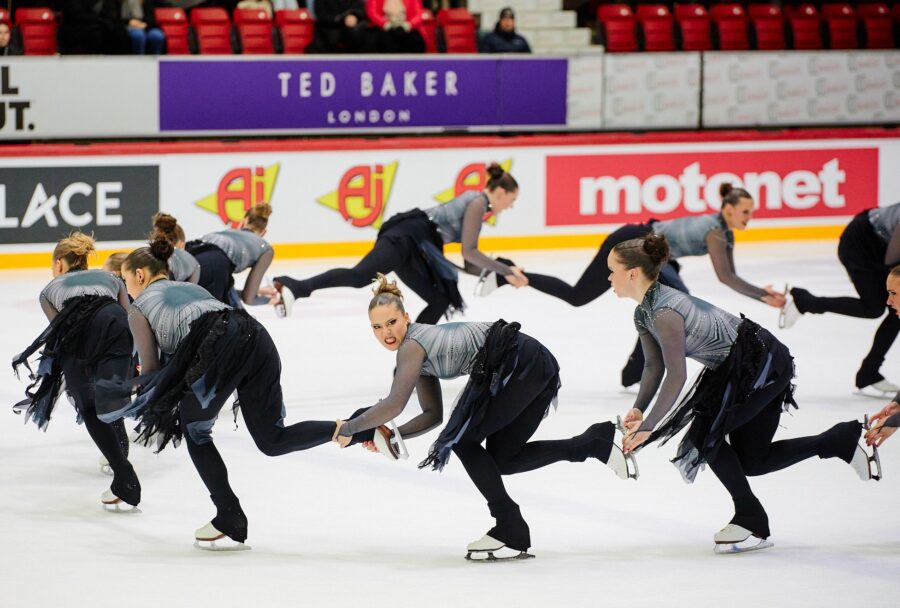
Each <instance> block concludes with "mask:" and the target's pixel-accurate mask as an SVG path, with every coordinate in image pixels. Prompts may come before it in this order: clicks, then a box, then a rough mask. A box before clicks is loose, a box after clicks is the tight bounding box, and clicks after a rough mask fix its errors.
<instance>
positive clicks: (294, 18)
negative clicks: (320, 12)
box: [275, 8, 315, 55]
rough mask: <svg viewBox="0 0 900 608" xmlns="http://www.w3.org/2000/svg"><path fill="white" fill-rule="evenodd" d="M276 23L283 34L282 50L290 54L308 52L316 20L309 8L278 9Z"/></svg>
mask: <svg viewBox="0 0 900 608" xmlns="http://www.w3.org/2000/svg"><path fill="white" fill-rule="evenodd" d="M275 24H276V25H277V26H278V32H279V33H280V34H281V45H282V52H284V53H285V54H288V55H298V54H301V53H305V52H306V47H308V46H309V44H310V43H311V42H312V41H313V36H314V35H315V21H314V20H313V16H312V13H310V12H309V10H308V9H305V8H300V9H291V10H280V11H276V13H275Z"/></svg>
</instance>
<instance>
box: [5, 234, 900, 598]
mask: <svg viewBox="0 0 900 608" xmlns="http://www.w3.org/2000/svg"><path fill="white" fill-rule="evenodd" d="M509 255H510V256H511V257H512V258H513V259H515V260H516V262H517V263H519V264H520V265H522V266H524V267H525V268H526V270H530V271H534V272H543V273H546V274H556V275H558V276H560V277H561V278H563V279H566V280H569V281H574V280H575V279H577V278H578V276H579V275H580V273H581V271H582V269H583V268H584V267H585V266H586V265H587V263H588V262H589V261H590V259H591V258H592V257H593V255H594V251H591V250H585V249H580V250H568V251H548V252H525V253H523V252H512V253H511V254H509ZM735 257H736V262H737V267H738V272H739V274H741V275H742V276H743V277H744V278H745V279H747V280H749V281H752V282H755V283H757V284H765V283H772V284H774V285H776V286H778V287H779V288H780V287H781V286H783V285H784V283H785V282H786V281H790V282H791V283H792V284H796V285H801V286H803V287H807V288H808V289H810V290H811V291H813V292H814V293H820V292H821V293H822V294H823V295H853V288H852V286H851V284H850V282H849V280H848V278H847V276H846V273H845V272H844V270H843V268H842V267H841V266H840V265H839V263H838V260H837V256H836V243H834V242H816V241H813V242H802V243H785V244H756V243H752V244H746V243H741V244H739V245H738V246H737V250H736V256H735ZM347 262H352V260H317V261H304V262H285V261H278V260H276V262H275V265H274V267H273V269H272V271H271V273H270V275H271V276H275V275H277V274H285V273H286V274H291V275H294V276H297V277H303V276H306V275H308V274H311V273H314V272H319V271H322V270H325V269H327V268H331V267H334V266H338V265H343V264H345V263H347ZM682 276H683V278H684V280H685V282H686V283H687V285H688V286H689V287H690V288H691V289H692V292H693V293H694V295H697V296H699V297H702V298H704V299H706V300H709V301H711V302H713V303H715V304H716V305H718V306H720V307H723V308H725V309H727V310H729V311H731V312H733V313H738V312H743V313H745V314H746V315H747V316H749V317H751V318H753V319H754V320H756V321H758V322H759V323H761V324H762V325H764V326H766V327H768V328H769V329H771V330H773V331H774V332H775V333H776V335H777V336H778V337H779V338H780V339H782V340H783V341H784V342H785V343H786V344H787V345H788V346H789V347H790V348H791V350H792V351H793V353H794V356H795V357H796V362H797V378H796V382H797V385H798V392H797V398H798V402H799V403H800V406H801V409H800V410H799V411H798V412H796V413H795V414H794V415H793V416H788V415H785V416H784V417H783V418H782V424H783V427H784V428H782V429H780V430H779V432H778V434H777V435H776V439H777V438H786V437H795V436H802V435H808V434H815V433H818V432H820V431H823V430H825V429H826V428H828V427H830V426H832V425H833V424H835V423H837V422H839V421H842V420H848V419H852V418H861V417H862V415H863V413H872V412H875V411H877V410H878V409H880V408H881V407H882V406H883V405H884V404H885V403H886V400H877V399H869V398H865V397H860V396H856V395H854V394H853V390H854V387H853V379H854V374H855V371H856V368H857V366H858V364H859V362H860V360H861V359H862V357H863V355H864V353H865V352H866V351H867V349H868V347H869V344H870V342H871V339H872V336H873V334H874V331H875V328H876V327H877V324H878V321H874V320H859V319H850V318H846V317H839V316H834V315H827V316H807V317H804V318H802V319H801V320H800V321H799V323H798V324H797V325H796V326H795V327H794V328H793V329H791V330H785V331H782V330H777V329H776V317H777V311H775V310H774V309H772V308H769V307H767V306H765V305H763V304H761V303H756V302H753V301H751V300H749V299H747V298H745V297H743V296H741V295H739V294H737V293H734V292H731V291H730V290H728V289H727V288H726V287H724V286H722V285H720V284H719V283H718V282H717V281H716V279H715V276H714V274H713V273H712V269H711V266H710V264H709V261H708V260H707V259H705V258H691V259H686V260H684V263H683V270H682ZM49 278H50V270H49V268H48V269H47V270H46V271H7V272H4V273H0V282H2V293H0V317H2V319H3V321H2V323H3V330H2V332H0V360H3V361H7V362H9V361H10V360H11V359H12V357H13V355H14V354H16V353H17V352H19V351H20V350H22V349H23V348H24V347H25V346H27V345H28V344H29V343H30V342H31V341H32V339H34V338H35V337H36V336H37V334H38V333H39V332H40V331H41V329H42V328H43V327H44V326H45V325H46V321H45V319H44V317H43V315H42V314H41V311H40V308H39V306H38V303H37V295H38V293H39V291H40V289H41V287H42V286H43V285H44V284H45V283H46V282H47V281H48V280H49ZM238 281H239V282H241V281H242V279H240V278H239V279H238ZM474 284H475V280H474V278H473V277H470V276H463V277H461V279H460V287H461V291H462V292H463V294H464V296H466V299H467V302H468V304H469V308H468V310H467V311H466V314H465V316H464V317H459V318H458V319H462V320H470V321H493V320H496V319H498V318H501V317H502V318H504V319H506V320H509V321H511V320H516V321H519V322H521V323H522V328H523V331H524V332H525V333H527V334H530V335H532V336H534V337H536V338H538V339H539V340H541V341H542V342H543V343H544V344H546V345H547V346H548V347H549V348H550V350H551V351H552V352H553V353H554V354H555V355H556V357H557V358H558V360H559V362H560V365H561V368H562V372H561V375H562V381H563V388H562V390H561V392H560V396H559V397H560V398H559V410H558V411H557V412H556V413H553V414H551V416H549V417H548V418H547V419H545V420H544V422H543V424H542V425H541V427H540V429H539V430H538V432H537V434H536V438H543V439H548V438H565V437H570V436H572V435H575V434H578V433H580V432H582V431H583V430H584V429H585V428H586V427H587V426H588V425H590V424H592V423H594V422H598V421H603V420H611V419H615V416H616V415H617V414H623V413H624V412H625V411H626V410H627V409H628V408H629V407H630V404H631V403H632V401H633V399H634V395H628V394H623V393H622V392H621V391H620V388H619V382H618V380H619V372H620V369H621V367H622V365H623V364H624V362H625V358H626V356H627V354H628V353H629V352H630V350H631V348H632V346H633V344H634V339H635V335H636V334H635V331H634V328H633V325H632V322H631V314H632V310H633V307H634V303H633V302H631V301H626V300H618V299H617V298H616V297H615V295H614V294H613V293H612V292H608V293H607V294H605V295H604V296H603V297H601V298H600V299H598V300H596V301H594V302H593V303H591V304H589V305H587V306H584V307H582V308H572V307H570V306H568V305H567V304H565V303H564V302H561V301H559V300H556V299H553V298H551V297H549V296H546V295H544V294H541V293H538V292H536V291H534V290H531V289H528V288H526V289H522V290H518V291H517V290H513V289H511V288H509V287H506V288H504V289H502V290H500V291H498V292H495V293H494V294H493V295H491V296H490V297H488V298H485V299H476V298H474V297H472V296H471V295H470V294H471V292H472V288H473V287H474ZM368 300H369V292H368V291H367V290H353V289H332V290H327V291H321V292H318V293H316V294H314V296H313V297H312V298H311V299H309V300H301V301H298V303H297V306H296V308H295V315H294V316H293V317H291V318H289V319H286V320H281V319H277V318H276V317H275V315H274V312H273V310H272V309H271V308H269V307H264V308H256V309H253V310H252V312H253V314H255V315H256V316H257V317H258V318H259V319H260V320H261V321H262V322H263V323H264V324H265V325H266V327H267V328H268V329H269V331H270V332H271V334H272V336H273V337H274V339H275V342H276V344H277V345H278V348H279V351H280V353H281V359H282V364H283V368H284V373H283V377H282V382H283V385H284V391H285V399H286V406H287V422H288V423H292V422H296V421H300V420H306V419H316V420H333V419H336V418H339V417H345V416H348V415H349V414H350V413H352V412H353V411H354V410H355V409H357V408H359V407H363V406H367V405H371V404H373V403H374V402H375V401H376V400H377V399H379V398H381V397H383V396H384V395H386V394H387V392H388V389H389V386H390V381H391V370H392V369H393V366H394V360H393V355H392V354H391V353H389V352H388V351H386V350H384V349H383V348H382V347H381V346H379V345H378V344H377V343H376V342H375V340H374V339H373V338H372V336H371V332H370V330H369V328H368V323H367V316H366V305H367V302H368ZM408 308H409V310H410V311H411V312H412V314H413V316H415V314H416V313H417V312H418V310H420V309H421V302H420V301H419V300H418V299H417V298H416V297H415V296H413V295H410V297H409V298H408ZM697 369H698V367H697V366H696V365H693V366H692V367H690V368H689V372H691V376H692V375H693V372H695V371H696V370H697ZM883 371H885V372H886V375H888V377H889V378H891V379H893V380H894V381H895V382H897V381H900V349H895V350H894V351H893V352H892V353H891V354H890V356H889V358H888V361H887V362H886V364H885V366H884V368H883ZM463 384H464V379H458V380H456V381H453V382H444V383H443V386H444V400H445V404H446V406H447V408H449V404H450V402H451V401H452V399H453V397H454V396H455V394H456V393H457V392H458V390H459V389H460V388H461V387H462V386H463ZM23 389H24V383H23V382H20V381H17V380H16V379H15V378H14V376H13V375H12V372H11V371H10V369H9V368H8V367H7V372H6V374H5V375H4V376H2V377H0V397H2V399H0V403H5V404H6V406H4V407H3V408H2V409H0V463H2V466H0V530H2V534H0V538H2V546H3V548H2V550H0V583H2V584H0V606H2V607H3V608H19V607H34V606H65V607H66V608H69V607H81V606H91V607H94V606H117V607H123V608H125V607H132V606H134V607H138V606H153V607H161V606H176V607H180V606H250V607H254V608H256V607H268V606H290V607H293V608H300V607H305V606H352V605H356V606H359V605H364V606H391V607H397V608H400V607H404V608H405V607H415V606H429V607H437V606H459V607H461V608H469V607H472V606H478V607H480V606H511V607H517V606H547V607H551V606H610V607H613V606H616V607H620V608H621V607H627V608H633V607H636V606H660V607H666V608H672V607H678V606H691V607H697V608H699V607H705V606H727V607H733V606H734V607H737V606H754V607H756V606H791V607H801V606H814V607H816V608H822V607H831V606H835V607H841V608H845V607H848V606H870V607H871V606H875V607H877V606H896V605H897V603H896V602H897V601H898V600H897V596H896V593H897V581H898V577H900V511H898V506H900V500H898V499H900V437H895V438H893V440H892V441H889V442H888V443H887V445H886V446H885V447H884V448H883V449H882V451H881V452H882V461H883V464H884V469H885V476H886V478H885V479H884V480H883V481H881V482H879V483H874V482H869V483H863V482H861V481H859V479H858V478H857V477H856V475H855V474H854V473H853V471H852V470H851V469H850V467H849V466H848V465H846V464H845V463H843V462H842V461H839V460H828V461H822V460H818V459H813V460H809V461H806V462H803V463H801V464H799V465H797V466H794V467H792V468H790V469H788V470H785V471H782V472H778V473H774V474H771V475H768V476H765V477H762V478H755V479H752V480H751V483H752V485H753V488H754V490H755V492H756V493H757V495H758V496H759V498H760V499H761V500H762V502H763V504H764V505H765V506H766V508H767V511H768V513H769V518H770V522H771V528H772V540H774V542H775V547H774V548H773V549H769V550H766V551H762V552H757V553H749V554H745V555H731V556H716V555H714V554H713V550H712V549H713V543H712V535H713V533H714V532H715V531H717V530H718V529H719V528H721V527H722V526H723V525H724V524H725V523H727V522H728V520H729V518H730V517H731V515H732V507H731V501H730V500H729V498H728V495H727V494H726V492H725V491H724V489H723V488H722V487H721V486H720V485H719V484H718V482H717V481H716V479H715V478H714V476H713V475H712V473H711V472H710V471H708V470H707V471H704V472H702V473H701V474H700V475H699V477H698V480H697V482H696V483H695V484H693V485H691V486H689V485H686V484H684V483H683V482H682V480H681V478H680V476H679V474H678V472H677V470H676V469H675V467H674V466H672V465H671V464H670V463H669V462H668V458H669V457H671V454H672V453H673V451H674V445H671V444H670V445H667V446H663V447H662V448H656V447H655V446H651V447H649V448H648V449H645V450H643V451H642V452H640V454H639V464H640V469H641V479H640V480H639V481H637V482H634V481H621V480H619V479H618V478H616V477H615V476H614V475H613V474H612V473H611V472H610V471H609V470H608V469H606V467H604V466H602V465H601V464H599V463H598V462H596V461H589V462H586V463H583V464H581V463H574V464H573V463H559V464H555V465H552V466H550V467H547V468H545V469H542V470H539V471H535V472H531V473H525V474H522V475H517V476H513V477H507V478H505V479H506V483H507V487H508V489H509V491H510V493H511V495H512V496H513V498H514V499H515V500H516V501H517V502H518V503H519V504H520V505H521V508H522V513H523V515H524V516H525V517H526V519H527V520H528V522H529V524H530V526H531V537H532V543H533V546H532V550H531V551H532V553H534V554H535V555H536V556H537V559H534V560H529V561H527V562H516V563H501V564H472V563H467V562H466V561H465V560H464V559H463V556H464V555H465V546H466V544H467V543H468V542H469V541H471V540H474V539H477V538H479V537H480V536H481V535H482V534H483V533H484V532H485V531H486V530H487V529H488V528H490V527H491V526H492V525H493V524H492V520H491V519H490V517H489V515H488V512H487V508H486V506H485V504H484V502H483V499H482V498H481V496H480V495H479V494H478V493H477V491H476V490H475V488H474V486H472V484H471V482H470V481H469V480H468V478H467V477H466V475H465V473H464V471H463V469H462V467H461V466H460V464H459V462H458V461H456V460H451V462H450V464H449V465H448V466H447V468H446V469H445V470H444V472H443V473H440V474H438V473H434V472H431V471H430V470H428V471H420V470H418V469H417V468H416V466H415V465H416V463H417V462H418V461H419V460H421V458H422V457H423V456H424V455H425V452H426V450H427V448H428V446H429V445H430V443H431V441H432V440H433V439H434V437H435V436H436V432H432V433H430V434H429V435H427V436H425V437H422V438H418V439H415V440H411V441H409V442H408V444H407V445H408V447H409V448H410V451H411V453H412V454H411V457H410V460H408V461H405V462H400V463H391V462H389V461H388V460H387V459H385V458H383V457H381V456H379V455H377V454H370V453H368V452H365V451H364V450H362V449H361V448H358V447H354V448H351V449H347V450H344V451H341V450H340V449H339V448H338V447H337V446H336V445H334V444H329V445H325V446H322V447H320V448H317V449H314V450H310V451H307V452H298V453H294V454H289V455H287V456H284V457H279V458H268V457H266V456H264V455H263V454H261V453H260V452H258V451H257V449H256V447H255V446H254V444H253V442H252V440H251V439H250V437H249V435H248V433H247V432H246V429H245V427H244V426H243V423H242V422H241V421H240V420H239V425H238V428H237V429H236V430H235V425H234V423H233V420H232V418H231V417H230V415H227V414H223V415H222V416H221V417H220V419H219V422H218V424H217V425H216V430H215V433H214V437H215V440H216V444H217V445H218V447H219V449H220V451H221V452H222V455H223V457H224V459H225V461H226V463H227V464H228V466H229V472H230V479H231V483H232V485H233V487H234V489H235V491H236V492H237V494H238V495H239V497H240V498H241V502H242V505H243V508H244V510H245V511H246V513H247V515H248V517H249V519H250V535H249V539H248V544H249V545H250V546H252V550H251V551H244V552H236V553H210V552H205V551H199V550H197V549H195V548H194V547H193V546H192V541H193V531H194V529H195V528H197V527H200V526H201V525H203V524H205V523H206V522H208V521H209V520H210V518H211V517H212V516H213V514H214V509H213V506H212V503H211V502H210V500H209V497H208V496H207V493H206V491H205V488H204V486H203V484H202V483H201V481H200V479H199V477H198V476H197V474H196V472H195V471H194V468H193V466H192V465H191V463H190V460H189V458H188V454H187V451H186V449H185V448H184V446H182V447H179V448H178V449H172V448H171V447H170V448H167V449H166V450H165V451H164V452H163V453H161V454H158V455H157V454H154V453H153V452H152V450H150V449H147V448H143V447H140V446H133V447H132V457H131V460H132V462H133V463H134V466H135V469H136V470H137V473H138V475H139V476H140V479H141V483H142V486H143V502H142V503H141V505H140V507H141V510H142V513H140V514H135V515H116V514H108V513H105V512H103V511H102V509H101V507H100V502H99V497H100V494H101V492H102V491H103V490H105V489H106V488H107V487H108V486H109V483H110V481H111V478H110V477H106V476H104V475H103V474H101V472H100V470H99V467H98V465H97V460H98V456H99V454H98V451H97V449H96V448H95V447H94V446H93V444H92V443H91V441H90V439H89V437H88V434H87V432H86V430H85V429H84V428H82V427H79V426H76V424H75V422H74V419H75V416H74V410H73V409H72V408H71V406H70V405H69V404H68V403H67V402H66V401H65V400H61V401H60V403H59V405H58V407H57V411H56V415H55V417H54V419H53V421H52V423H51V424H50V427H49V429H48V431H47V433H42V432H40V431H39V430H38V429H37V428H36V427H35V426H34V425H28V426H23V424H22V422H23V420H22V418H21V417H19V416H15V415H14V414H13V413H12V412H11V411H10V410H9V408H8V406H10V405H12V404H13V403H14V402H16V401H18V400H19V399H21V398H22V396H23ZM417 409H418V406H417V403H416V401H415V397H413V400H412V401H411V402H410V404H409V406H408V408H407V411H406V412H405V413H404V417H403V419H405V418H406V417H408V416H409V415H410V414H412V413H413V412H414V411H416V410H417ZM445 411H446V410H445ZM130 426H133V425H130Z"/></svg>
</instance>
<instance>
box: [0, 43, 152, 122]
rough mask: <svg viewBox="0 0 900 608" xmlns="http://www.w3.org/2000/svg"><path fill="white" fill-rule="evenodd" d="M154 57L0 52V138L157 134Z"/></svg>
mask: <svg viewBox="0 0 900 608" xmlns="http://www.w3.org/2000/svg"><path fill="white" fill-rule="evenodd" d="M157 91H158V87H157V62H156V59H155V58H153V57H142V58H125V57H104V58H102V59H100V60H98V59H87V58H73V57H13V58H10V57H0V140H2V139H41V138H72V137H94V138H104V137H135V136H141V135H144V136H151V135H156V134H157V133H159V96H158V95H157Z"/></svg>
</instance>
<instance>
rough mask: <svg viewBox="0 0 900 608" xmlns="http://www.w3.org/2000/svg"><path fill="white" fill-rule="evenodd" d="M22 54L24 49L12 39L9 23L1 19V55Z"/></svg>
mask: <svg viewBox="0 0 900 608" xmlns="http://www.w3.org/2000/svg"><path fill="white" fill-rule="evenodd" d="M21 54H22V50H21V49H20V48H18V47H17V46H16V45H15V44H13V42H12V40H11V37H10V31H9V24H8V23H7V22H6V21H0V56H3V55H21Z"/></svg>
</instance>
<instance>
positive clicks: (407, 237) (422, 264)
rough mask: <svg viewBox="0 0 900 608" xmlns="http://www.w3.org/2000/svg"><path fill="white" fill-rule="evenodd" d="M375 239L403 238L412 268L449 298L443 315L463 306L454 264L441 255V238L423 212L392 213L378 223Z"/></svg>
mask: <svg viewBox="0 0 900 608" xmlns="http://www.w3.org/2000/svg"><path fill="white" fill-rule="evenodd" d="M378 238H379V239H390V240H393V241H407V242H409V243H410V244H412V245H413V249H414V250H415V251H416V252H417V253H418V255H414V256H413V257H412V258H411V260H410V263H411V264H412V270H413V271H415V272H416V273H417V274H419V275H420V276H422V277H425V278H427V279H428V280H429V281H430V282H431V284H432V285H435V286H436V287H437V288H438V290H439V291H440V292H441V293H442V294H443V295H444V296H446V297H447V299H448V300H449V301H450V308H449V310H448V311H447V314H446V317H447V318H450V317H451V316H452V315H453V314H455V313H457V312H462V311H463V310H464V309H465V302H464V301H463V299H462V295H461V294H460V293H459V285H458V281H459V277H458V271H457V267H456V266H455V265H454V264H453V263H452V262H450V260H448V259H447V258H446V257H444V241H443V239H442V238H441V235H440V234H439V233H438V230H437V226H436V225H435V223H434V222H432V221H431V220H430V219H428V216H427V215H425V212H424V211H422V210H421V209H412V210H410V211H405V212H403V213H398V214H396V215H394V216H392V217H391V218H390V219H389V220H388V221H386V222H385V223H384V224H382V225H381V229H380V230H379V231H378Z"/></svg>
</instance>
